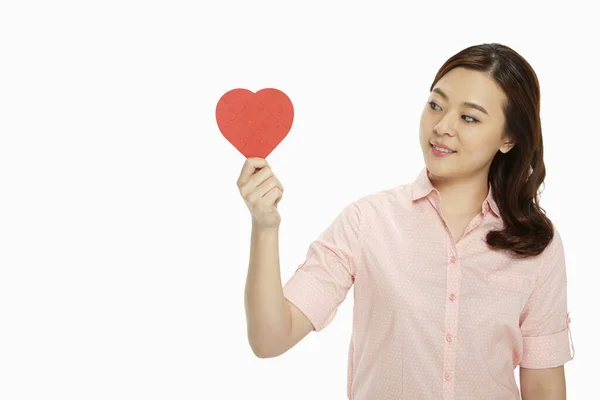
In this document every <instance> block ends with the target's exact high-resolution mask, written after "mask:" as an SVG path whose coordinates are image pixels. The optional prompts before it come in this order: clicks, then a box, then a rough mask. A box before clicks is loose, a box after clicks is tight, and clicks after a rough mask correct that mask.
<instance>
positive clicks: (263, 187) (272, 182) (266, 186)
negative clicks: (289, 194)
mask: <svg viewBox="0 0 600 400" xmlns="http://www.w3.org/2000/svg"><path fill="white" fill-rule="evenodd" d="M274 187H279V181H278V180H277V177H276V176H275V175H271V176H270V177H269V178H267V179H266V180H265V181H264V182H263V183H261V184H260V185H259V186H258V187H257V188H256V190H255V191H254V193H252V195H253V196H254V195H255V194H256V196H257V197H263V196H264V195H265V194H266V193H267V192H268V191H269V190H271V189H273V188H274Z"/></svg>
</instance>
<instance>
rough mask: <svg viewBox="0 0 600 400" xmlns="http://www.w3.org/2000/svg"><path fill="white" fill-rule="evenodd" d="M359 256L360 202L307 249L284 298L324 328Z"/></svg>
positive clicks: (351, 280)
mask: <svg viewBox="0 0 600 400" xmlns="http://www.w3.org/2000/svg"><path fill="white" fill-rule="evenodd" d="M359 252H360V210H359V206H358V202H357V201H355V202H352V203H350V204H348V205H346V206H345V207H344V208H343V210H342V211H341V212H340V213H339V215H338V216H337V217H336V218H335V219H334V221H333V222H332V223H331V224H330V225H329V227H328V228H327V229H326V230H325V231H323V232H322V233H321V234H320V235H319V237H318V238H317V239H316V240H314V241H313V242H312V243H310V245H309V246H308V251H307V254H306V258H305V261H304V263H302V264H301V265H300V266H299V267H298V268H297V269H296V271H295V273H294V274H293V275H292V277H291V278H290V279H289V280H288V281H287V283H286V284H285V285H284V287H283V294H284V297H285V298H286V299H288V300H289V301H290V303H292V304H294V305H295V306H296V307H298V309H299V310H300V311H302V313H304V315H306V317H307V318H308V319H309V320H310V322H311V323H312V324H313V326H314V330H315V331H317V332H318V331H320V330H322V329H323V328H325V327H326V326H327V325H329V323H330V322H331V321H332V320H333V318H334V317H335V314H336V313H337V309H338V307H339V305H340V304H341V303H342V302H343V301H344V299H345V298H346V295H347V293H348V291H349V290H350V288H351V287H352V284H353V283H354V275H355V269H356V263H357V259H358V254H359Z"/></svg>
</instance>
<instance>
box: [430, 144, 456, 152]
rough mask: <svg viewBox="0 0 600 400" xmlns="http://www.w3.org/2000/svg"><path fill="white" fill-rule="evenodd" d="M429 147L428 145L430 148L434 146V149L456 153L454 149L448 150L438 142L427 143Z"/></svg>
mask: <svg viewBox="0 0 600 400" xmlns="http://www.w3.org/2000/svg"><path fill="white" fill-rule="evenodd" d="M429 145H430V146H431V147H433V146H435V147H438V148H441V149H445V150H450V151H451V152H453V153H456V150H454V149H451V148H450V147H448V146H444V145H443V144H440V143H438V142H429Z"/></svg>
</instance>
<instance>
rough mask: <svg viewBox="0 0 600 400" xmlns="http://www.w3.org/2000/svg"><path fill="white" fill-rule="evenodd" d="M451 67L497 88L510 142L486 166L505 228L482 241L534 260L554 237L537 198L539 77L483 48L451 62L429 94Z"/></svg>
mask: <svg viewBox="0 0 600 400" xmlns="http://www.w3.org/2000/svg"><path fill="white" fill-rule="evenodd" d="M456 67H463V68H467V69H471V70H476V71H482V72H486V73H487V74H489V76H490V77H491V78H493V79H494V81H495V82H496V83H497V84H498V85H499V86H500V87H501V88H502V90H503V91H504V93H505V94H506V98H507V101H506V102H505V103H504V104H503V112H504V118H505V122H504V132H505V133H506V134H507V135H508V137H510V138H511V139H512V140H513V141H514V143H515V144H514V146H513V148H512V149H511V150H510V151H508V152H507V153H502V152H500V151H498V152H497V154H496V155H495V156H494V159H493V160H492V164H491V166H490V171H489V174H488V182H489V183H490V184H491V187H492V194H493V196H494V200H495V201H496V203H497V204H498V208H499V209H500V214H501V216H502V219H503V220H504V222H505V227H504V229H503V230H497V231H490V232H488V234H487V236H486V242H487V244H488V246H490V247H491V248H493V249H498V250H510V251H512V253H513V255H514V256H516V257H517V258H523V257H529V256H535V255H538V254H540V253H541V252H542V251H543V250H544V249H545V248H546V246H547V245H548V243H549V242H550V241H551V240H552V238H553V236H554V230H553V225H552V222H551V221H550V219H548V217H546V213H545V211H544V209H543V208H542V207H540V205H539V199H538V194H539V193H540V192H538V190H539V188H540V185H541V184H542V183H543V182H544V178H545V177H546V167H545V165H544V148H543V140H542V126H541V120H540V86H539V82H538V78H537V76H536V74H535V72H534V70H533V68H532V67H531V65H529V63H528V62H527V61H526V60H525V59H524V58H523V57H522V56H520V55H519V54H518V53H517V52H516V51H514V50H513V49H511V48H510V47H508V46H505V45H502V44H499V43H484V44H479V45H475V46H471V47H467V48H466V49H464V50H461V51H460V52H458V53H456V54H455V55H453V56H452V57H450V58H449V59H448V60H447V61H446V62H445V63H444V64H443V65H442V67H441V68H440V69H439V71H438V73H437V75H436V76H435V79H434V80H433V83H432V84H431V87H430V89H429V90H430V91H431V90H432V89H433V88H434V86H435V84H436V83H437V81H438V80H439V79H440V78H441V77H442V76H444V75H445V74H446V73H447V72H448V71H450V70H451V69H453V68H456Z"/></svg>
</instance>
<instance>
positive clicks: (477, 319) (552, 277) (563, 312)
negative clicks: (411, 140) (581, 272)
mask: <svg viewBox="0 0 600 400" xmlns="http://www.w3.org/2000/svg"><path fill="white" fill-rule="evenodd" d="M503 224H504V222H503V221H502V219H501V218H500V216H499V210H498V207H497V205H496V203H495V202H494V200H493V198H492V195H491V188H490V191H489V192H488V196H487V198H486V199H485V201H484V202H483V204H482V211H481V212H480V213H479V214H478V215H477V216H476V217H475V218H474V219H473V220H472V221H471V223H470V224H469V226H468V227H467V229H466V230H465V232H464V233H463V235H462V237H461V238H460V239H459V240H458V241H457V242H456V243H454V240H453V239H452V236H451V234H450V232H449V230H448V229H447V227H446V225H445V222H444V219H443V217H442V214H441V208H440V195H439V192H438V191H437V190H436V189H435V188H434V187H433V185H432V184H431V181H430V180H429V177H428V171H427V169H426V168H424V169H423V170H422V172H421V173H420V175H419V177H418V178H417V179H416V180H415V181H414V182H413V183H412V184H406V185H400V186H396V187H394V188H391V189H388V190H384V191H381V192H378V193H374V194H371V195H367V196H364V197H362V198H360V199H358V200H356V201H354V202H352V203H350V204H348V205H347V206H346V207H345V208H344V209H343V211H342V212H341V213H340V214H339V215H338V216H337V218H336V219H335V220H334V221H333V222H332V223H331V225H330V226H329V227H328V228H327V229H326V230H325V231H324V232H323V233H322V234H321V235H320V236H319V237H318V239H317V240H315V241H313V242H312V243H311V244H310V246H309V248H308V253H307V256H306V260H305V262H304V263H303V264H302V265H300V266H299V267H298V269H297V270H296V272H295V273H294V275H293V276H292V277H291V278H290V279H289V280H288V282H287V283H286V284H285V285H284V289H283V292H284V296H285V297H286V298H287V299H288V300H289V301H290V302H291V303H293V304H294V305H296V306H297V307H298V308H299V309H300V310H301V311H302V312H303V313H304V314H305V315H306V316H307V317H308V319H309V320H310V321H311V322H312V324H313V325H314V327H315V331H320V330H322V329H323V328H325V327H326V326H327V325H328V324H329V323H330V322H331V321H332V319H333V318H334V316H335V314H336V312H337V308H338V306H339V305H340V304H341V303H342V302H343V301H344V299H345V297H346V295H347V293H348V291H349V290H350V288H351V287H352V286H353V285H354V293H353V294H354V314H353V315H354V317H353V329H352V338H351V342H350V349H349V357H348V385H347V395H348V398H349V399H353V400H385V399H394V400H397V399H410V400H414V399H444V400H452V399H457V400H466V399H473V400H475V399H477V400H481V399H488V400H507V399H515V400H517V399H520V394H519V389H518V386H517V384H516V382H515V374H514V370H515V368H516V367H517V365H519V366H521V367H524V368H551V367H556V366H560V365H563V364H564V363H566V362H567V361H569V360H571V359H573V357H574V355H575V348H574V346H573V345H572V341H570V328H569V323H570V319H569V315H568V312H567V279H566V269H565V258H564V251H563V245H562V241H561V238H560V235H559V234H558V231H556V230H555V233H554V239H553V240H552V242H551V243H550V244H549V245H548V247H547V248H546V249H545V250H544V251H543V253H541V254H540V255H539V256H536V257H530V258H527V259H520V260H519V259H515V258H511V257H510V254H509V252H506V251H494V250H490V249H489V248H488V247H487V246H486V244H485V242H484V239H485V235H486V233H487V232H488V231H489V230H492V229H498V228H500V227H502V226H503ZM571 348H572V349H573V354H572V355H571Z"/></svg>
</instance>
